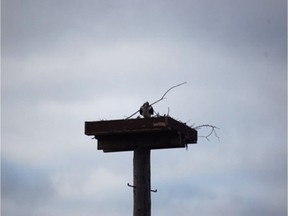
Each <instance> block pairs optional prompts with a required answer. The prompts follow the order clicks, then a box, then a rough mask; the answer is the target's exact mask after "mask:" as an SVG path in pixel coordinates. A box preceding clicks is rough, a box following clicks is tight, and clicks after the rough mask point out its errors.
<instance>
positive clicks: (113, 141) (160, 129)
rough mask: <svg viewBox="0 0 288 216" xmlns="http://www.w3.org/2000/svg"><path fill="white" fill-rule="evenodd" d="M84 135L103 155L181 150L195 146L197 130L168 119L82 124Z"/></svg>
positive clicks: (166, 117) (161, 117) (164, 117)
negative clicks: (106, 153)
mask: <svg viewBox="0 0 288 216" xmlns="http://www.w3.org/2000/svg"><path fill="white" fill-rule="evenodd" d="M85 134H86V135H88V136H94V137H95V138H96V139H97V140H98V149H99V150H103V151H104V152H118V151H132V150H134V149H136V148H149V149H164V148H184V147H186V146H187V144H196V143H197V131H196V130H195V129H193V128H191V127H189V126H187V125H186V124H185V123H182V122H179V121H177V120H175V119H173V118H171V117H169V116H160V117H152V118H137V119H120V120H108V121H106V120H105V121H87V122H85Z"/></svg>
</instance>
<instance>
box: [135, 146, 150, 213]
mask: <svg viewBox="0 0 288 216" xmlns="http://www.w3.org/2000/svg"><path fill="white" fill-rule="evenodd" d="M133 171H134V176H133V178H134V208H133V216H151V179H150V176H151V171H150V149H148V148H137V149H134V158H133Z"/></svg>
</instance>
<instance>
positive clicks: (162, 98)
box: [150, 82, 187, 106]
mask: <svg viewBox="0 0 288 216" xmlns="http://www.w3.org/2000/svg"><path fill="white" fill-rule="evenodd" d="M186 83H187V82H183V83H180V84H178V85H175V86H172V87H171V88H169V89H168V90H167V91H166V92H165V93H164V94H163V96H162V97H161V98H160V99H159V100H157V101H155V102H153V103H152V104H150V106H152V105H154V104H156V103H158V102H160V101H161V100H164V99H165V98H164V97H165V95H166V94H167V93H168V92H169V91H171V90H172V89H173V88H176V87H178V86H181V85H184V84H186Z"/></svg>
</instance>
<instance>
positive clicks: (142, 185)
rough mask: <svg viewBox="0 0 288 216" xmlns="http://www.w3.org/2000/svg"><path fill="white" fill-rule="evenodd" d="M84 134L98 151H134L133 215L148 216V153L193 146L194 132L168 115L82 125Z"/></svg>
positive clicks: (195, 133) (149, 194)
mask: <svg viewBox="0 0 288 216" xmlns="http://www.w3.org/2000/svg"><path fill="white" fill-rule="evenodd" d="M85 134H86V135H88V136H94V137H95V138H96V139H97V140H98V150H103V151H104V152H119V151H134V157H133V185H132V186H131V185H129V186H131V187H133V193H134V199H133V200H134V206H133V216H151V177H150V176H151V171H150V153H151V150H153V149H164V148H185V147H187V144H190V143H191V144H196V143H197V131H196V130H195V129H193V128H191V127H188V126H187V125H186V124H184V123H181V122H179V121H176V120H175V119H173V118H171V117H168V116H162V117H152V118H143V119H123V120H110V121H93V122H85Z"/></svg>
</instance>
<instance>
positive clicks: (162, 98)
mask: <svg viewBox="0 0 288 216" xmlns="http://www.w3.org/2000/svg"><path fill="white" fill-rule="evenodd" d="M186 83H187V82H183V83H180V84H178V85H175V86H172V87H171V88H169V89H168V90H167V91H166V92H165V93H164V94H163V96H162V97H161V98H160V99H159V100H157V101H155V102H153V103H152V104H150V106H152V105H154V104H156V103H158V102H160V101H161V100H164V99H165V98H164V97H165V95H166V94H167V93H168V92H169V91H171V90H172V89H173V88H176V87H178V86H181V85H184V84H186ZM138 112H139V110H137V111H136V112H134V113H133V114H131V115H130V116H128V117H127V118H126V119H130V118H131V117H132V116H134V115H136V114H137V113H138ZM168 114H169V111H168Z"/></svg>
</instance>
